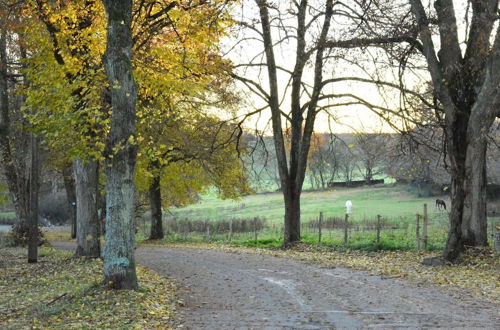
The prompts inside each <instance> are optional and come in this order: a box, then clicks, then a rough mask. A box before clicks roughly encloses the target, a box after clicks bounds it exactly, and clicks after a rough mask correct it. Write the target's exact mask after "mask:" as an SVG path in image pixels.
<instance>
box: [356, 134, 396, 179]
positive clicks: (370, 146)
mask: <svg viewBox="0 0 500 330" xmlns="http://www.w3.org/2000/svg"><path fill="white" fill-rule="evenodd" d="M355 137H356V148H355V149H356V151H355V152H356V154H357V157H358V159H359V165H358V168H359V170H360V173H362V175H363V178H364V180H365V181H366V183H370V181H371V180H373V177H374V176H375V175H379V174H381V173H383V169H384V167H385V164H386V158H387V150H386V145H387V144H388V142H389V137H388V136H387V135H386V134H370V133H366V132H360V133H357V134H356V135H355Z"/></svg>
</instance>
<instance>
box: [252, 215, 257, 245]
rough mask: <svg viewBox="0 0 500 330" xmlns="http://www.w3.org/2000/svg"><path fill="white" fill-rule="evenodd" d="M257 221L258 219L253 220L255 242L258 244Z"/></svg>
mask: <svg viewBox="0 0 500 330" xmlns="http://www.w3.org/2000/svg"><path fill="white" fill-rule="evenodd" d="M257 219H258V217H254V218H253V231H254V234H255V241H256V242H257Z"/></svg>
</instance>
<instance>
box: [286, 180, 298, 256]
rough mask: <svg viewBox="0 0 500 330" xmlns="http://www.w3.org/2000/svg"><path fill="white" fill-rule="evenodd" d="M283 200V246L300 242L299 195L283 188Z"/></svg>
mask: <svg viewBox="0 0 500 330" xmlns="http://www.w3.org/2000/svg"><path fill="white" fill-rule="evenodd" d="M283 196H284V200H285V230H284V234H285V237H284V239H285V241H284V244H285V246H286V245H290V244H291V243H294V242H298V241H300V193H297V192H296V191H294V190H293V189H289V188H288V189H285V188H283Z"/></svg>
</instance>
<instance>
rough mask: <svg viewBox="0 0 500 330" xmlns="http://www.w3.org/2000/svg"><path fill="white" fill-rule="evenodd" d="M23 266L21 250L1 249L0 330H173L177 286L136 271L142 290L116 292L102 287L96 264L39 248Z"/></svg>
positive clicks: (68, 253)
mask: <svg viewBox="0 0 500 330" xmlns="http://www.w3.org/2000/svg"><path fill="white" fill-rule="evenodd" d="M39 255H40V258H39V262H38V263H36V264H27V263H26V256H25V249H23V250H20V249H15V248H4V249H1V250H0V306H2V308H0V328H2V329H44V328H51V329H97V328H101V329H102V328H108V329H111V328H113V329H136V328H161V329H165V328H171V326H170V324H172V314H173V312H174V303H173V301H174V299H175V287H174V285H173V284H172V282H170V281H169V280H167V279H165V278H163V277H160V276H159V275H157V274H155V273H153V272H151V271H149V270H147V269H145V268H142V267H138V277H139V282H140V289H139V290H138V291H120V292H115V291H111V290H107V289H105V288H104V287H103V286H102V285H101V284H100V282H101V276H102V262H101V261H100V260H90V259H82V258H79V259H76V258H72V257H71V252H67V251H56V250H54V249H51V248H48V247H43V248H41V250H40V253H39Z"/></svg>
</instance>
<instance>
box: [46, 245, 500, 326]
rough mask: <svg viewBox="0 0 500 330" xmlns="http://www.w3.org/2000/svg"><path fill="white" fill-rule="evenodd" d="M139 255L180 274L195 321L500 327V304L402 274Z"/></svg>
mask: <svg viewBox="0 0 500 330" xmlns="http://www.w3.org/2000/svg"><path fill="white" fill-rule="evenodd" d="M54 246H55V247H58V248H69V247H71V246H70V245H68V244H67V243H54ZM136 256H137V260H138V262H139V263H140V264H142V265H144V266H147V267H149V268H151V269H154V270H155V271H157V272H158V273H160V274H162V275H165V276H168V277H170V278H172V279H174V280H177V281H178V282H179V284H180V290H179V291H180V292H179V295H180V299H182V300H183V301H184V302H185V306H184V307H179V308H178V312H179V316H180V318H181V323H183V325H184V327H187V328H191V329H249V328H252V329H282V328H294V329H332V328H382V329H387V328H460V329H464V328H469V329H500V313H499V310H498V306H495V305H491V304H487V303H478V302H477V301H475V300H472V299H469V300H467V299H463V298H461V299H457V298H454V297H453V296H452V294H451V293H449V292H446V291H445V290H443V289H436V288H431V287H424V286H418V285H416V284H414V283H411V282H409V281H405V280H401V279H382V278H380V277H379V276H370V275H369V274H368V273H366V272H360V271H354V270H350V269H343V268H333V269H327V268H322V267H321V266H319V265H315V264H307V263H304V262H300V261H296V260H290V259H280V258H274V257H270V256H264V255H258V254H243V253H242V254H236V253H226V252H221V251H218V250H201V249H180V248H162V247H139V248H138V249H137V251H136Z"/></svg>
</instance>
